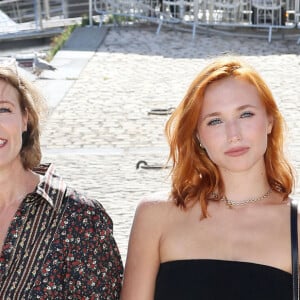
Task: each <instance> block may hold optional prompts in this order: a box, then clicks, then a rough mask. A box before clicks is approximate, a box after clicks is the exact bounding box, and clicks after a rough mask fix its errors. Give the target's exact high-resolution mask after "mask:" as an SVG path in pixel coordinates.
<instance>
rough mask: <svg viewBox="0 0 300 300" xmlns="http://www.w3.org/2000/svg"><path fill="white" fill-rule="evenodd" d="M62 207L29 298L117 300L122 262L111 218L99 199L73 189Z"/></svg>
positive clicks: (120, 282) (121, 274)
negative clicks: (89, 198)
mask: <svg viewBox="0 0 300 300" xmlns="http://www.w3.org/2000/svg"><path fill="white" fill-rule="evenodd" d="M62 206H63V207H64V209H63V211H64V212H63V213H62V217H61V218H60V221H59V225H58V226H57V227H56V229H55V234H54V238H53V240H52V242H51V247H50V249H49V252H48V254H47V256H46V259H45V260H44V263H43V267H42V268H41V270H40V272H38V276H37V278H36V284H35V286H34V288H33V289H32V290H31V297H30V299H59V300H61V299H72V300H73V299H85V300H88V299H100V300H104V299H105V300H118V299H119V297H120V290H121V284H122V276H123V265H122V261H121V256H120V254H119V250H118V247H117V245H116V242H115V239H114V237H113V224H112V220H111V218H110V217H109V215H108V214H107V213H106V212H105V210H104V208H103V207H102V205H101V204H100V203H99V202H97V201H91V200H88V199H86V198H85V197H83V196H82V195H80V194H78V193H76V192H73V193H72V195H70V196H69V197H66V199H65V200H64V203H63V205H62ZM59 211H60V212H61V211H62V207H61V208H60V209H59ZM49 225H50V224H49Z"/></svg>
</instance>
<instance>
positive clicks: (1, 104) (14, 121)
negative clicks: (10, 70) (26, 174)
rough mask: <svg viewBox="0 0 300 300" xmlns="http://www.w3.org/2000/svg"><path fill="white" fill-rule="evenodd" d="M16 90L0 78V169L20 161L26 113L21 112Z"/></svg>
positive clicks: (10, 166)
mask: <svg viewBox="0 0 300 300" xmlns="http://www.w3.org/2000/svg"><path fill="white" fill-rule="evenodd" d="M18 96H19V95H18V92H17V90H16V89H15V88H14V87H13V86H11V85H10V84H9V83H7V82H6V81H4V80H0V170H1V169H3V168H12V167H14V166H15V164H16V163H21V161H20V150H21V147H22V132H23V131H25V130H26V129H27V119H28V117H27V114H25V115H24V114H22V112H21V108H20V105H19V101H18Z"/></svg>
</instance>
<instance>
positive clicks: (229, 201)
mask: <svg viewBox="0 0 300 300" xmlns="http://www.w3.org/2000/svg"><path fill="white" fill-rule="evenodd" d="M271 192H272V188H270V189H269V190H268V191H267V192H266V193H265V194H263V195H262V196H260V197H257V198H251V199H247V200H244V201H232V200H229V199H227V198H226V196H224V197H223V198H222V200H224V201H225V202H226V204H227V205H228V206H229V207H233V206H242V205H246V204H248V203H253V202H258V201H261V200H263V199H265V198H267V197H268V196H269V195H270V194H271Z"/></svg>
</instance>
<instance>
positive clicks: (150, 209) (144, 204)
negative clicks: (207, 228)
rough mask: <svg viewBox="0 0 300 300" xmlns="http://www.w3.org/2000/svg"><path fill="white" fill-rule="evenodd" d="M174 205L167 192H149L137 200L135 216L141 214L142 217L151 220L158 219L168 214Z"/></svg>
mask: <svg viewBox="0 0 300 300" xmlns="http://www.w3.org/2000/svg"><path fill="white" fill-rule="evenodd" d="M175 207H176V206H175V204H174V202H173V201H172V200H171V199H170V197H169V195H168V193H154V194H150V195H147V196H145V197H144V198H143V199H142V200H141V201H140V202H139V204H138V206H137V209H136V217H138V216H140V215H142V217H143V218H145V217H150V218H151V219H152V220H153V221H155V220H156V221H158V220H160V219H161V218H162V217H163V216H165V215H166V214H169V213H170V211H171V210H173V209H174V208H175Z"/></svg>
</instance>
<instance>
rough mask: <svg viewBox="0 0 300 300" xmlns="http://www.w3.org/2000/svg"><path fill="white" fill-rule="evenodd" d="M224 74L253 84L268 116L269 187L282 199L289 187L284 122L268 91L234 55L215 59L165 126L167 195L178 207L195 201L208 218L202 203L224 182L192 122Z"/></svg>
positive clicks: (290, 175) (221, 189) (291, 177)
mask: <svg viewBox="0 0 300 300" xmlns="http://www.w3.org/2000/svg"><path fill="white" fill-rule="evenodd" d="M227 77H235V78H239V79H241V80H245V81H247V82H249V83H250V84H252V85H254V86H255V87H256V89H257V91H258V94H259V96H260V99H261V101H262V103H263V104H264V105H265V108H266V111H267V114H268V115H269V116H272V117H273V120H274V121H273V128H272V132H271V133H270V134H269V135H268V145H267V150H266V153H265V165H266V174H267V179H268V182H269V184H270V186H271V188H272V189H274V190H276V191H277V192H279V193H281V194H282V195H283V197H284V199H285V198H287V197H288V195H289V194H290V193H291V192H292V189H293V186H294V175H293V171H292V168H291V166H290V165H289V163H288V161H287V160H286V158H285V155H284V150H283V147H284V145H283V144H284V125H285V124H284V120H283V117H282V115H281V113H280V111H279V109H278V107H277V105H276V102H275V100H274V97H273V95H272V93H271V91H270V89H269V88H268V86H267V84H266V83H265V82H264V80H263V79H262V78H261V76H260V75H259V74H258V73H257V71H255V70H254V69H253V68H252V67H251V66H249V65H248V64H247V63H245V62H243V61H241V60H240V59H239V58H236V57H222V58H219V59H217V60H215V61H214V62H212V63H211V64H209V65H208V66H207V67H206V68H204V69H203V70H202V72H200V74H199V75H198V76H197V77H196V78H195V79H194V81H193V82H192V84H191V85H190V87H189V89H188V91H187V93H186V95H185V97H184V98H183V100H182V101H181V103H180V104H179V106H178V107H177V108H176V110H175V111H174V112H173V114H172V115H171V117H170V119H169V120H168V122H167V124H166V128H165V133H166V136H167V138H168V141H169V145H170V154H169V160H171V161H172V170H171V174H172V190H171V197H172V199H173V200H174V201H175V203H176V205H177V206H179V207H183V208H185V207H186V205H187V204H188V203H195V202H196V201H200V205H201V208H202V214H203V216H204V217H207V201H208V199H209V198H210V197H211V195H212V193H213V192H214V191H216V190H217V191H218V199H220V198H221V197H223V196H224V183H223V181H222V178H221V175H220V172H219V170H218V167H217V166H216V165H215V164H214V163H213V162H212V161H211V160H210V159H209V157H208V156H207V154H206V152H205V151H203V150H202V149H201V148H200V147H199V141H198V139H197V124H198V118H199V115H200V112H201V108H202V103H203V98H204V93H205V91H206V89H207V87H208V85H209V84H211V83H212V82H215V81H217V80H221V79H224V78H227Z"/></svg>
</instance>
